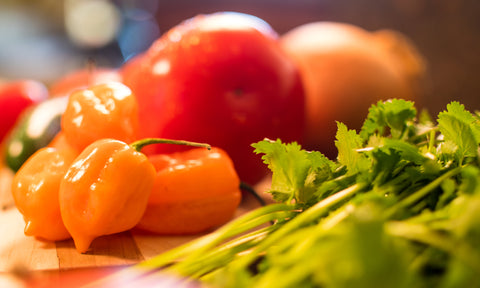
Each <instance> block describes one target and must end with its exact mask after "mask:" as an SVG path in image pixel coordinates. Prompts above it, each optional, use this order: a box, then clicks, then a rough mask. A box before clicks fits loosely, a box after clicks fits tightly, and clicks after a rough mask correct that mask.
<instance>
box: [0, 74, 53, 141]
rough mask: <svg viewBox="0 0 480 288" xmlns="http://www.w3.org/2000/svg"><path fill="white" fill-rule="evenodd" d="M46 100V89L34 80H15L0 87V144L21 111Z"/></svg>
mask: <svg viewBox="0 0 480 288" xmlns="http://www.w3.org/2000/svg"><path fill="white" fill-rule="evenodd" d="M47 98H48V90H47V88H46V87H45V85H43V83H41V82H38V81H35V80H17V81H13V82H7V83H6V84H4V85H2V86H0V142H1V141H2V140H3V138H4V137H5V135H7V133H8V132H9V131H10V129H11V128H12V127H13V125H15V122H16V121H17V119H18V117H19V116H20V114H21V113H22V112H23V110H25V109H26V108H27V107H29V106H31V105H33V104H35V103H39V102H41V101H43V100H45V99H47Z"/></svg>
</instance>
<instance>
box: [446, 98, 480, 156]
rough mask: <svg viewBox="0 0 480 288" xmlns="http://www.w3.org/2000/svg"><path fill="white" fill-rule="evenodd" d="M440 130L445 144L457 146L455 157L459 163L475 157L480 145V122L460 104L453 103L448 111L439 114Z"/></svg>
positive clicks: (449, 105)
mask: <svg viewBox="0 0 480 288" xmlns="http://www.w3.org/2000/svg"><path fill="white" fill-rule="evenodd" d="M437 121H438V128H439V130H440V132H441V133H442V134H443V136H444V140H445V143H453V144H455V146H456V151H455V155H456V157H457V161H458V162H459V163H462V162H463V159H464V158H465V157H475V156H477V154H478V146H479V144H480V124H479V120H478V119H477V118H476V117H475V116H474V115H473V114H472V113H470V112H469V111H467V110H465V107H464V106H463V105H462V104H460V103H458V102H455V101H454V102H451V103H450V104H448V105H447V110H446V111H443V112H440V113H439V114H438V119H437Z"/></svg>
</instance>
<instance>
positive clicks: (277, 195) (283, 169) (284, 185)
mask: <svg viewBox="0 0 480 288" xmlns="http://www.w3.org/2000/svg"><path fill="white" fill-rule="evenodd" d="M252 146H253V147H254V148H255V153H257V154H264V155H263V156H262V159H263V161H264V163H265V164H267V165H268V168H269V169H270V170H271V171H272V185H271V190H270V191H269V192H270V193H272V195H273V197H274V200H276V201H279V202H290V201H292V200H295V201H296V202H297V203H304V202H307V201H308V200H309V197H310V196H311V195H312V194H313V191H314V189H313V187H315V185H316V182H318V181H317V179H319V180H324V179H327V178H328V177H329V175H331V174H332V170H333V168H334V167H335V165H334V163H333V162H332V161H330V160H329V159H328V158H326V157H325V156H324V155H322V154H321V153H320V152H309V151H306V150H303V149H302V148H301V146H300V145H298V144H297V143H295V142H293V143H289V144H285V143H282V142H281V140H277V141H271V140H263V141H260V142H258V143H254V144H252Z"/></svg>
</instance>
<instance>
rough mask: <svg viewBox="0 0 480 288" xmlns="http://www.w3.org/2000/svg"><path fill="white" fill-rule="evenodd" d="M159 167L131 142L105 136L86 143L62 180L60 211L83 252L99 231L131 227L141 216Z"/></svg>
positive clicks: (111, 232) (66, 225)
mask: <svg viewBox="0 0 480 288" xmlns="http://www.w3.org/2000/svg"><path fill="white" fill-rule="evenodd" d="M154 178H155V168H154V166H153V165H152V163H150V161H149V160H148V159H147V157H146V156H145V154H143V153H140V152H138V151H137V150H135V149H134V148H133V147H132V146H129V145H128V144H126V143H124V142H122V141H118V140H114V139H101V140H98V141H95V142H94V143H92V144H91V145H89V146H87V148H85V149H84V150H83V151H82V152H81V153H80V155H79V156H78V157H77V158H76V159H75V161H74V162H73V164H72V165H71V166H70V168H69V169H68V171H67V173H66V174H65V177H64V178H63V179H62V181H61V183H60V192H59V202H60V212H61V215H62V219H63V222H64V224H65V227H66V228H67V230H68V231H69V232H70V234H71V235H72V238H73V240H74V242H75V247H76V249H77V251H79V252H80V253H84V252H86V251H87V250H88V248H89V247H90V244H91V242H92V241H93V240H94V239H95V238H97V237H98V236H101V235H109V234H114V233H119V232H122V231H126V230H129V229H130V228H132V227H134V226H135V225H136V224H137V223H138V221H139V220H140V218H141V217H142V215H143V213H144V211H145V208H146V206H147V201H148V198H149V196H150V191H151V190H152V186H153V182H154Z"/></svg>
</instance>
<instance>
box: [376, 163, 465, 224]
mask: <svg viewBox="0 0 480 288" xmlns="http://www.w3.org/2000/svg"><path fill="white" fill-rule="evenodd" d="M461 170H462V167H456V168H453V169H452V170H450V171H448V172H446V173H444V174H443V175H441V176H439V177H437V178H436V179H435V180H433V181H432V182H430V183H428V184H427V185H425V186H423V187H422V188H421V189H419V190H417V191H416V192H414V193H412V194H410V195H409V196H407V197H406V198H404V199H402V200H400V201H399V202H398V203H396V204H395V205H394V206H393V207H391V208H390V209H388V210H387V211H385V216H386V218H387V219H390V218H391V217H393V215H395V213H397V212H398V211H399V210H401V209H403V208H405V207H408V206H410V205H413V204H414V203H415V202H417V201H419V200H420V199H422V198H423V197H425V196H427V195H428V193H430V192H431V191H432V190H433V189H435V188H436V187H438V186H439V185H440V184H442V182H443V181H444V180H446V179H448V178H450V177H452V176H454V175H456V174H458V173H460V171H461Z"/></svg>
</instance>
